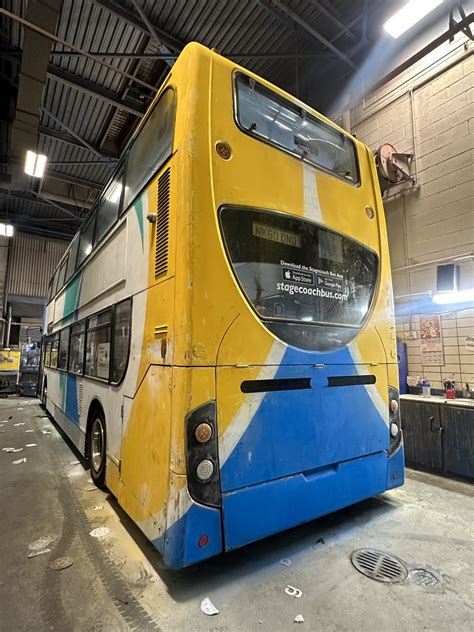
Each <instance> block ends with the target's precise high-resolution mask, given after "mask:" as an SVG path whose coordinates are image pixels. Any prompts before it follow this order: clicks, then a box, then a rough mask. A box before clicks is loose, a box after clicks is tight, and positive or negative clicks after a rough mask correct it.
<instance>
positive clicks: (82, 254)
mask: <svg viewBox="0 0 474 632" xmlns="http://www.w3.org/2000/svg"><path fill="white" fill-rule="evenodd" d="M96 216H97V213H96V212H95V211H93V212H92V215H90V216H89V218H88V219H87V221H86V223H85V224H84V228H83V229H82V230H81V236H80V243H79V254H78V257H77V265H78V266H79V265H80V264H81V263H82V262H83V261H84V259H85V258H86V257H87V256H88V255H90V253H91V252H92V246H93V245H94V243H93V239H94V225H95V218H96Z"/></svg>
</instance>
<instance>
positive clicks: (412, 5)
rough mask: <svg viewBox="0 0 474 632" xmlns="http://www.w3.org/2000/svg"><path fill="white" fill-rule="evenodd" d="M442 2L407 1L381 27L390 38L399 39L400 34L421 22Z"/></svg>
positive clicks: (441, 0) (434, 0)
mask: <svg viewBox="0 0 474 632" xmlns="http://www.w3.org/2000/svg"><path fill="white" fill-rule="evenodd" d="M442 2H443V0H409V2H408V3H407V4H405V5H404V6H403V7H402V8H401V9H400V10H399V11H397V12H396V13H394V15H392V17H391V18H389V19H388V20H387V21H386V22H385V24H384V25H383V27H384V29H385V30H386V31H387V33H388V34H389V35H391V36H392V37H395V38H397V37H400V35H401V34H402V33H405V31H408V29H410V28H411V27H412V26H413V25H414V24H416V23H417V22H419V21H420V20H422V19H423V18H424V17H425V15H428V13H431V11H433V9H436V7H439V5H440V4H441V3H442Z"/></svg>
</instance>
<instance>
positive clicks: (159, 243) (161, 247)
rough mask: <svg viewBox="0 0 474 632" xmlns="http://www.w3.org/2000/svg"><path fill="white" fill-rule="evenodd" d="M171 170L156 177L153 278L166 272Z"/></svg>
mask: <svg viewBox="0 0 474 632" xmlns="http://www.w3.org/2000/svg"><path fill="white" fill-rule="evenodd" d="M170 185H171V170H170V169H167V170H166V171H165V172H164V173H163V175H162V176H160V178H159V179H158V206H157V218H156V244H155V278H156V277H159V276H162V275H163V274H166V273H167V272H168V250H169V229H170Z"/></svg>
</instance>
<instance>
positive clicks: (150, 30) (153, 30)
mask: <svg viewBox="0 0 474 632" xmlns="http://www.w3.org/2000/svg"><path fill="white" fill-rule="evenodd" d="M132 4H133V6H134V7H135V10H136V11H137V13H138V14H139V15H140V17H141V19H142V20H143V23H144V24H145V26H146V28H147V30H148V33H149V34H150V35H151V37H152V39H154V40H155V42H156V43H157V44H158V49H159V51H160V53H163V54H168V53H169V52H170V51H169V48H167V47H166V46H165V44H164V42H163V39H162V38H161V37H160V36H159V34H158V32H157V30H156V28H155V27H154V26H153V24H152V23H151V22H150V20H149V19H148V16H147V14H146V13H145V11H143V9H142V8H141V6H140V5H139V4H138V2H137V0H132ZM165 61H166V63H167V64H168V66H173V64H174V61H171V60H170V59H166V60H165Z"/></svg>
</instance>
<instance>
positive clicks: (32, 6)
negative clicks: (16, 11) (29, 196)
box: [0, 0, 61, 188]
mask: <svg viewBox="0 0 474 632" xmlns="http://www.w3.org/2000/svg"><path fill="white" fill-rule="evenodd" d="M60 11H61V2H60V1H59V0H51V2H48V3H43V2H40V1H39V0H31V1H30V2H28V4H27V9H26V17H27V19H28V20H29V21H31V22H32V23H34V26H35V29H36V32H32V31H31V30H29V31H25V32H24V34H23V51H22V56H21V63H20V69H19V70H20V72H19V77H18V94H17V99H16V107H15V115H14V120H13V124H12V126H11V136H10V148H9V157H10V158H11V160H12V181H13V182H14V183H15V185H16V186H17V187H19V188H23V187H25V186H27V182H28V176H26V174H25V173H24V172H23V162H24V160H25V155H26V151H27V150H28V149H32V150H35V149H36V144H37V142H38V125H39V107H40V105H41V99H42V96H43V89H44V84H45V82H46V68H47V64H48V60H49V53H50V50H51V43H50V42H49V41H48V39H47V38H45V37H44V36H43V35H42V33H39V31H43V28H42V27H44V28H46V29H47V28H49V29H52V30H56V27H57V23H58V20H59V15H60ZM0 13H3V14H5V15H7V16H9V15H10V14H9V13H8V12H6V11H5V10H4V9H3V8H0ZM14 17H15V19H16V16H14ZM25 21H26V20H25Z"/></svg>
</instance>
